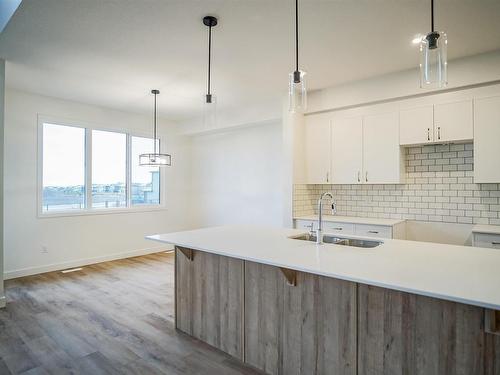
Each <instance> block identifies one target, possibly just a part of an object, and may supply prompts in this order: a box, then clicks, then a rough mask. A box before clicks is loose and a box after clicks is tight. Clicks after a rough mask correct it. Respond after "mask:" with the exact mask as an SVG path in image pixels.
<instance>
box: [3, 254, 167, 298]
mask: <svg viewBox="0 0 500 375" xmlns="http://www.w3.org/2000/svg"><path fill="white" fill-rule="evenodd" d="M171 248H172V246H169V245H167V246H160V247H158V246H156V247H150V248H146V249H139V250H132V251H127V252H123V253H114V254H110V255H103V256H100V257H93V258H85V259H77V260H72V261H67V262H61V263H52V264H47V265H45V266H36V267H27V268H21V269H18V270H13V271H6V272H5V273H4V279H5V280H9V279H15V278H17V277H24V276H30V275H37V274H40V273H45V272H53V271H60V270H65V269H68V268H75V267H83V266H88V265H91V264H96V263H103V262H109V261H112V260H118V259H125V258H131V257H136V256H140V255H147V254H154V253H160V252H165V251H167V250H169V249H171ZM0 303H1V299H0Z"/></svg>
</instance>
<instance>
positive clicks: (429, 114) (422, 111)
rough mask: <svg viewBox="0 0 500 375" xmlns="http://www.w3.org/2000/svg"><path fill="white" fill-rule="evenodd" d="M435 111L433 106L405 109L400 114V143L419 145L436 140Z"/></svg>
mask: <svg viewBox="0 0 500 375" xmlns="http://www.w3.org/2000/svg"><path fill="white" fill-rule="evenodd" d="M433 124H434V111H433V108H432V105H428V106H424V107H418V108H411V109H404V110H402V111H400V112H399V143H400V144H401V145H418V144H423V143H429V142H432V141H433V140H434V137H433V134H434V125H433Z"/></svg>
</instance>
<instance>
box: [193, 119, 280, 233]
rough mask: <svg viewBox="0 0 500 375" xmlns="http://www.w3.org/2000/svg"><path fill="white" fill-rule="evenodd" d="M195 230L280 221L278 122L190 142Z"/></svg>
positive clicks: (204, 136) (194, 139)
mask: <svg viewBox="0 0 500 375" xmlns="http://www.w3.org/2000/svg"><path fill="white" fill-rule="evenodd" d="M192 160H193V165H192V191H191V199H192V203H193V205H192V207H193V219H194V224H195V226H197V227H198V226H199V227H205V226H213V225H222V224H242V223H245V224H247V223H248V224H263V225H277V226H280V225H281V223H282V211H281V208H282V132H281V123H280V122H275V123H268V124H265V125H261V126H252V127H244V128H241V129H237V130H231V131H226V132H221V133H215V134H207V135H198V136H195V137H193V139H192Z"/></svg>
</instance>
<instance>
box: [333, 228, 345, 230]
mask: <svg viewBox="0 0 500 375" xmlns="http://www.w3.org/2000/svg"><path fill="white" fill-rule="evenodd" d="M342 229H344V228H333V230H342Z"/></svg>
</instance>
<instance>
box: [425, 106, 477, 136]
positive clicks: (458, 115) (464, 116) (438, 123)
mask: <svg viewBox="0 0 500 375" xmlns="http://www.w3.org/2000/svg"><path fill="white" fill-rule="evenodd" d="M472 117H473V115H472V100H464V101H459V102H454V103H446V104H436V105H435V106H434V142H453V141H455V142H457V141H466V140H471V139H472V138H473V134H474V131H473V126H472V121H473V120H472Z"/></svg>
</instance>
